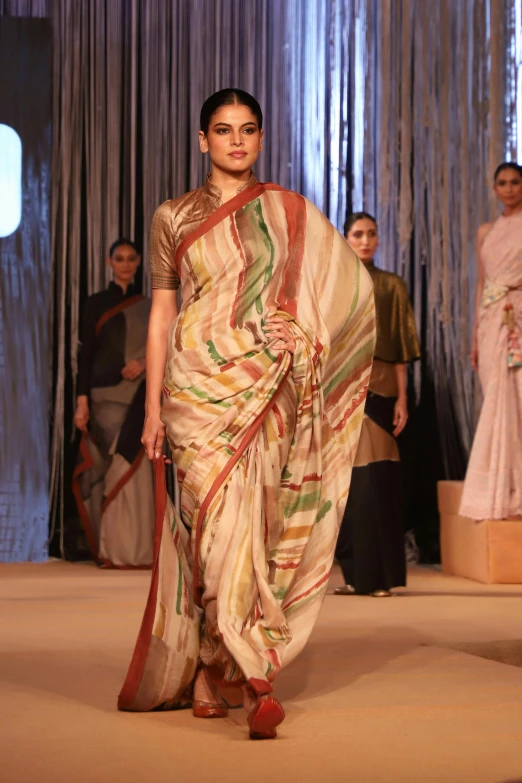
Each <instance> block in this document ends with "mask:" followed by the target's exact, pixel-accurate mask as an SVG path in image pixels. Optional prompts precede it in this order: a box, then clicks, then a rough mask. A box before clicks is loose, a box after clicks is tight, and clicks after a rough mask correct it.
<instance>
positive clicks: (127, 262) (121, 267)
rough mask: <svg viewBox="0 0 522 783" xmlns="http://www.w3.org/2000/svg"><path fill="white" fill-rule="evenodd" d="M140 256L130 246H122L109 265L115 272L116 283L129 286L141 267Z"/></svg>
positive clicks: (113, 255) (110, 259) (118, 248)
mask: <svg viewBox="0 0 522 783" xmlns="http://www.w3.org/2000/svg"><path fill="white" fill-rule="evenodd" d="M140 260H141V259H140V256H139V255H138V253H136V251H135V250H134V248H133V247H131V246H130V245H120V246H119V247H117V248H116V250H115V251H114V253H113V254H112V256H110V257H109V258H108V259H107V263H108V264H109V266H110V267H112V270H113V272H114V282H115V283H118V284H120V285H129V283H131V282H132V280H133V279H134V275H135V274H136V270H137V268H138V267H139V265H140Z"/></svg>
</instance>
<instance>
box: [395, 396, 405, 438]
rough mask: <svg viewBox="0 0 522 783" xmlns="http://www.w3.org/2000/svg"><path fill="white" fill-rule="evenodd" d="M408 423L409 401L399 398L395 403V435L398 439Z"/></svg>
mask: <svg viewBox="0 0 522 783" xmlns="http://www.w3.org/2000/svg"><path fill="white" fill-rule="evenodd" d="M407 421H408V400H407V398H406V397H399V398H398V399H397V402H396V403H395V408H394V411H393V426H394V428H395V429H394V430H393V435H394V437H395V438H396V437H397V435H400V434H401V432H402V431H403V429H404V428H405V426H406V422H407Z"/></svg>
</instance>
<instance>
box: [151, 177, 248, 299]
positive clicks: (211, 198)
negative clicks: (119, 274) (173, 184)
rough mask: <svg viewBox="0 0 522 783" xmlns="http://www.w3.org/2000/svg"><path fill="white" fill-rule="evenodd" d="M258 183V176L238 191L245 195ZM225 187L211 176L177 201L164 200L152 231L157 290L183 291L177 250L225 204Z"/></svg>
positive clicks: (153, 266) (155, 214)
mask: <svg viewBox="0 0 522 783" xmlns="http://www.w3.org/2000/svg"><path fill="white" fill-rule="evenodd" d="M256 184H257V177H256V176H255V174H251V176H250V179H249V180H248V181H247V182H245V184H244V185H241V187H239V188H238V189H237V192H238V193H241V192H242V191H243V190H246V189H247V188H251V187H253V186H254V185H256ZM221 199H222V193H221V188H218V187H217V186H216V185H213V184H212V182H211V181H210V174H208V175H207V179H206V181H205V184H204V185H203V186H202V187H200V188H197V189H196V190H191V191H190V192H189V193H184V194H183V196H180V197H179V198H176V199H170V200H169V201H164V202H163V204H161V206H159V207H158V209H157V210H156V212H155V213H154V217H153V218H152V225H151V229H150V269H151V278H152V287H153V288H163V289H169V290H172V289H176V288H179V284H180V281H179V277H178V273H177V271H176V262H175V259H176V248H177V247H178V245H179V243H180V242H182V241H183V240H184V239H185V237H187V236H188V235H189V234H191V233H192V232H193V231H195V230H196V229H197V228H198V226H200V225H201V223H203V221H204V220H206V219H207V218H208V217H209V215H211V214H212V213H213V212H215V210H216V209H217V208H218V207H220V206H221V204H222V200H221Z"/></svg>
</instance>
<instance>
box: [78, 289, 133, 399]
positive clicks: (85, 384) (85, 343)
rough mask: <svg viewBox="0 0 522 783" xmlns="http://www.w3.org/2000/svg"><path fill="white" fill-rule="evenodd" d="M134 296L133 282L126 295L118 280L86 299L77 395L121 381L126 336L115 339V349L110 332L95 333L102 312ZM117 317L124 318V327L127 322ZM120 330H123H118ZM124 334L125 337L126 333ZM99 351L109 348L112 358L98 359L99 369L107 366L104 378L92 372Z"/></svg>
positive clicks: (114, 324) (103, 373) (87, 393)
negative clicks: (109, 335)
mask: <svg viewBox="0 0 522 783" xmlns="http://www.w3.org/2000/svg"><path fill="white" fill-rule="evenodd" d="M132 296H136V289H135V287H134V286H133V285H129V286H128V288H127V291H126V293H125V294H124V293H123V288H121V287H120V286H119V285H118V284H117V283H114V282H111V283H110V284H109V287H108V288H107V289H106V290H105V291H100V292H99V293H98V294H93V295H92V296H90V297H89V298H88V299H87V301H86V302H85V305H84V311H83V319H82V332H81V346H82V347H81V352H80V362H79V367H78V383H77V391H76V393H77V395H78V396H79V395H83V394H85V395H87V396H88V395H89V392H90V390H91V387H93V386H113V385H116V384H117V383H118V382H119V381H121V371H122V369H123V367H124V366H125V361H124V356H123V349H124V344H125V342H124V339H123V340H121V339H118V340H116V343H117V345H118V349H117V350H116V351H115V350H114V349H115V347H116V345H115V341H114V340H110V343H112V344H111V345H109V344H108V343H109V341H108V340H107V334H105V335H104V331H105V330H104V329H102V330H101V331H100V333H99V334H98V335H96V324H97V323H98V321H99V319H100V318H101V317H102V315H103V314H104V313H106V312H107V310H110V309H111V308H113V307H116V305H119V304H120V302H123V301H124V300H125V299H130V297H132ZM120 315H121V314H120ZM118 320H121V321H122V323H121V326H122V328H123V329H124V328H125V324H124V321H123V318H122V319H118ZM111 321H112V322H113V321H114V319H112V318H111ZM113 326H115V327H116V329H117V326H118V324H117V323H113ZM117 331H120V330H119V329H117ZM122 336H123V338H124V333H123V335H122ZM100 351H101V352H107V351H109V352H110V361H108V362H105V361H101V362H97V365H99V366H100V369H102V368H105V371H103V372H102V375H103V377H95V376H98V375H99V373H97V372H94V373H93V367H94V358H95V356H96V355H97V354H98V353H99V352H100ZM98 358H101V357H98ZM107 359H109V356H107ZM107 371H108V372H107Z"/></svg>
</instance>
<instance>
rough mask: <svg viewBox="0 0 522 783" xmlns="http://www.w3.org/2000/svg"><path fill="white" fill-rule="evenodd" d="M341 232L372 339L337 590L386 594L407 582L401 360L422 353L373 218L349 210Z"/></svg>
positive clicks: (405, 414)
mask: <svg viewBox="0 0 522 783" xmlns="http://www.w3.org/2000/svg"><path fill="white" fill-rule="evenodd" d="M345 236H346V239H347V240H348V242H349V244H350V245H351V247H352V248H353V249H354V250H355V252H356V253H357V255H358V256H359V258H360V259H361V261H362V262H363V263H364V264H365V266H366V269H367V270H368V272H369V273H370V275H371V278H372V280H373V285H374V294H375V310H376V316H377V344H376V347H375V356H374V362H373V369H372V375H371V378H370V386H369V390H368V398H367V401H366V408H365V415H364V420H363V425H362V430H361V438H360V441H359V447H358V450H357V456H356V458H355V463H354V468H353V473H352V482H351V485H350V494H349V497H348V503H347V506H346V510H345V513H344V518H343V522H342V525H341V531H340V534H339V539H338V543H337V550H336V557H337V560H338V562H339V564H340V566H341V569H342V571H343V576H344V580H345V582H346V584H345V585H344V586H343V587H340V588H338V589H337V590H336V591H335V592H336V593H337V594H340V595H349V594H352V593H358V594H361V595H368V594H369V595H374V596H386V595H390V592H389V591H390V589H391V588H393V587H400V586H403V585H405V584H406V562H405V552H404V522H403V513H402V498H401V472H400V462H399V450H398V448H397V442H396V440H395V439H396V437H397V436H398V435H399V433H400V432H402V430H403V429H404V427H405V426H406V422H407V420H408V407H407V396H406V385H407V380H406V363H407V362H409V361H412V360H414V359H418V358H420V347H419V340H418V337H417V330H416V327H415V320H414V317H413V311H412V307H411V304H410V300H409V297H408V292H407V290H406V285H405V283H404V280H402V278H400V277H398V276H397V275H394V274H392V273H391V272H385V271H384V270H382V269H378V268H377V267H376V266H375V264H374V262H373V257H374V254H375V251H376V249H377V246H378V244H379V238H378V230H377V223H376V221H375V218H373V217H372V216H371V215H369V214H367V213H366V212H357V213H355V214H353V215H350V216H349V217H348V219H347V221H346V226H345Z"/></svg>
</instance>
